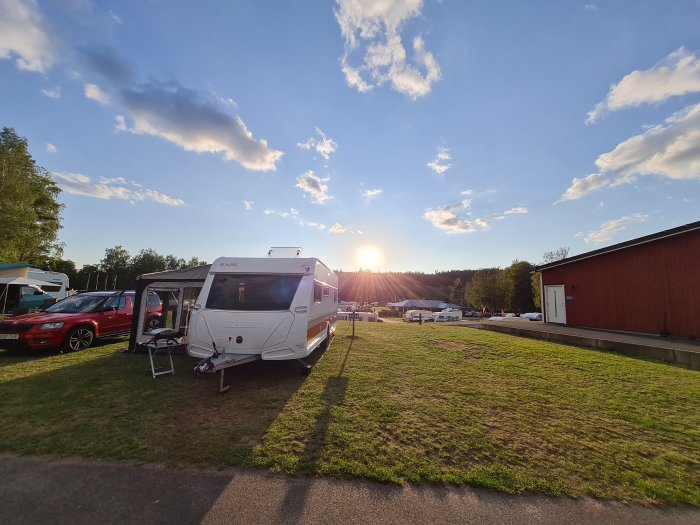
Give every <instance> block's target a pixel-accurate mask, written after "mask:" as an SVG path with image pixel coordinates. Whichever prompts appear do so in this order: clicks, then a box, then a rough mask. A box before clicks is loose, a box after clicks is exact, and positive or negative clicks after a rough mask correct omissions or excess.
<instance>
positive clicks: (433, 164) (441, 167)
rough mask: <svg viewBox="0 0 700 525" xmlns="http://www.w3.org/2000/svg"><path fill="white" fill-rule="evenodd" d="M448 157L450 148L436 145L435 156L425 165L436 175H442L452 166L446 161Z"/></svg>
mask: <svg viewBox="0 0 700 525" xmlns="http://www.w3.org/2000/svg"><path fill="white" fill-rule="evenodd" d="M450 158H451V157H450V150H449V149H447V148H446V147H444V146H440V147H438V152H437V156H436V157H435V158H434V159H433V160H431V161H430V162H428V163H427V164H426V166H428V167H429V168H430V169H431V170H433V171H434V172H435V173H437V174H438V175H442V174H443V173H445V172H446V171H447V170H449V169H450V168H451V167H452V164H448V163H447V161H449V160H450ZM465 195H466V194H465Z"/></svg>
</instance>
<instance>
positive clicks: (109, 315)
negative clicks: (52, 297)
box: [0, 291, 162, 351]
mask: <svg viewBox="0 0 700 525" xmlns="http://www.w3.org/2000/svg"><path fill="white" fill-rule="evenodd" d="M149 295H150V294H149ZM153 295H155V294H153ZM134 296H135V292H133V291H125V292H86V293H80V294H76V295H72V296H70V297H67V298H65V299H63V300H61V301H59V302H57V303H56V304H54V305H52V306H49V307H48V308H47V309H46V310H44V311H43V312H39V313H33V314H25V315H18V316H16V317H10V318H8V319H5V320H3V321H1V322H0V348H6V349H10V350H14V349H37V348H60V349H61V350H63V351H71V350H83V349H85V348H88V347H89V346H91V345H92V343H93V342H94V341H95V339H99V338H103V337H114V336H117V335H125V334H128V333H129V331H130V330H131V319H132V317H133V314H134ZM161 311H162V306H161V304H160V301H155V300H154V301H151V300H150V297H149V301H148V305H147V307H146V318H145V323H146V326H148V327H149V328H150V327H157V326H159V325H160V316H161Z"/></svg>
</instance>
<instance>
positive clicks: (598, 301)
mask: <svg viewBox="0 0 700 525" xmlns="http://www.w3.org/2000/svg"><path fill="white" fill-rule="evenodd" d="M542 282H543V284H544V285H555V284H563V285H564V286H565V291H566V296H567V300H566V319H567V324H569V325H574V326H587V327H594V328H603V329H610V330H623V331H630V332H643V333H651V334H658V333H661V332H667V333H670V334H672V335H677V336H686V337H700V231H697V230H695V231H691V232H687V233H683V234H679V235H676V236H674V237H668V238H664V239H658V240H655V241H652V242H649V243H646V244H641V245H637V246H631V247H627V248H624V249H621V250H618V251H614V252H610V253H605V254H602V255H597V256H595V257H591V258H588V259H581V260H579V261H574V262H572V263H569V264H564V265H562V266H556V267H554V268H548V269H545V270H543V271H542Z"/></svg>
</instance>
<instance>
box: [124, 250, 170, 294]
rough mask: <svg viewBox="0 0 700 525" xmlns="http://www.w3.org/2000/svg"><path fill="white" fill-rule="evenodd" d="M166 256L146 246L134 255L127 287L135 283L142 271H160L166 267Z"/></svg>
mask: <svg viewBox="0 0 700 525" xmlns="http://www.w3.org/2000/svg"><path fill="white" fill-rule="evenodd" d="M166 265H167V262H166V258H165V257H164V256H162V255H158V254H157V253H156V251H155V250H153V249H151V248H146V249H144V250H141V251H140V252H139V253H138V254H136V255H134V258H133V259H132V260H131V268H130V269H131V276H132V277H131V282H129V283H128V286H129V287H133V286H134V284H135V283H136V278H137V277H138V276H139V275H143V274H144V273H153V272H162V271H165V269H166Z"/></svg>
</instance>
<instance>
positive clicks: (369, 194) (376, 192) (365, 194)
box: [360, 189, 384, 200]
mask: <svg viewBox="0 0 700 525" xmlns="http://www.w3.org/2000/svg"><path fill="white" fill-rule="evenodd" d="M360 193H362V196H363V197H364V198H365V199H367V200H370V199H373V198H374V197H378V196H379V195H381V194H382V193H384V190H381V189H375V190H369V189H363V190H360Z"/></svg>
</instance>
